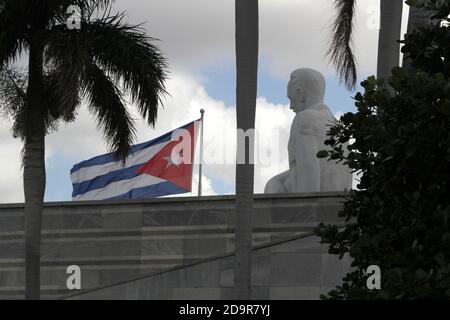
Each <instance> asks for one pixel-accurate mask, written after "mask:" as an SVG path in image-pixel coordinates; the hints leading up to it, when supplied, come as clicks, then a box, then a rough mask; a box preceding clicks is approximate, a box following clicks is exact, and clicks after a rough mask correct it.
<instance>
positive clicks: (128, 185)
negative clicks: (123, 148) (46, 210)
mask: <svg viewBox="0 0 450 320" xmlns="http://www.w3.org/2000/svg"><path fill="white" fill-rule="evenodd" d="M165 181H166V180H163V179H160V178H156V177H153V176H150V175H148V174H142V175H139V176H137V177H135V178H133V179H129V180H121V181H116V182H113V183H110V184H108V185H107V186H105V187H103V188H101V189H97V190H92V191H89V192H86V193H83V194H80V195H78V196H76V197H74V198H73V199H72V200H74V201H88V200H104V199H109V198H113V197H117V196H120V195H122V194H124V193H127V192H129V191H130V190H132V189H136V188H142V187H149V186H151V185H153V184H158V183H161V182H165Z"/></svg>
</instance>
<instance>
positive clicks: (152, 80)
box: [82, 13, 167, 125]
mask: <svg viewBox="0 0 450 320" xmlns="http://www.w3.org/2000/svg"><path fill="white" fill-rule="evenodd" d="M123 18H124V15H123V14H122V13H118V14H115V15H113V16H106V17H102V18H100V19H96V20H93V21H91V22H89V23H88V24H85V26H84V28H83V30H82V32H83V34H84V36H85V39H86V41H87V42H88V46H89V47H90V48H91V54H92V56H93V57H94V59H95V61H96V62H97V63H98V64H99V65H100V66H101V67H102V69H104V70H105V71H106V72H107V73H108V75H110V76H111V77H113V78H114V80H115V81H116V82H118V83H121V84H122V85H123V88H124V89H125V91H126V92H127V93H129V94H130V96H131V98H132V102H133V103H135V104H136V105H137V106H138V108H139V111H140V113H141V115H142V117H143V118H144V119H146V121H147V123H148V124H150V125H154V124H155V123H156V118H157V112H158V106H159V105H162V102H161V99H162V97H163V96H164V95H165V94H167V92H166V89H165V86H164V82H165V80H166V77H167V76H166V67H167V65H166V60H165V58H164V57H163V56H162V54H161V53H160V51H159V50H158V48H157V47H156V46H154V45H153V44H152V41H154V40H156V39H153V38H150V37H148V36H147V35H146V33H145V31H144V29H143V28H142V27H141V26H140V25H128V24H126V23H124V22H123Z"/></svg>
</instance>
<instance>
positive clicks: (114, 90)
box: [82, 63, 135, 160]
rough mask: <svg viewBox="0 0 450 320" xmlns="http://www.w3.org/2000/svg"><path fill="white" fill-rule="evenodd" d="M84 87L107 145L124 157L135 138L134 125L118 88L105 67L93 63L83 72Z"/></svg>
mask: <svg viewBox="0 0 450 320" xmlns="http://www.w3.org/2000/svg"><path fill="white" fill-rule="evenodd" d="M82 88H83V92H84V94H85V96H86V98H87V99H88V101H89V109H90V110H91V111H92V112H93V113H94V114H95V115H96V117H97V122H98V125H99V127H100V128H101V129H102V130H103V133H104V137H105V139H106V141H107V143H108V146H109V147H110V149H112V150H115V151H116V155H117V157H118V158H119V159H122V160H125V158H126V156H127V155H128V153H129V151H130V145H131V144H132V143H133V141H134V137H135V127H134V121H133V119H132V117H131V115H130V113H129V112H128V111H127V108H126V106H125V103H124V100H123V96H122V93H121V91H120V89H119V87H118V86H117V84H116V83H115V82H114V80H113V79H111V78H110V77H108V76H107V75H106V74H105V72H104V71H103V70H101V69H100V68H99V67H98V66H96V65H95V64H94V63H90V64H88V65H86V66H85V72H84V73H83V75H82Z"/></svg>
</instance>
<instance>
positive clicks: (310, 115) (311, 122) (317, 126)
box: [293, 109, 331, 136]
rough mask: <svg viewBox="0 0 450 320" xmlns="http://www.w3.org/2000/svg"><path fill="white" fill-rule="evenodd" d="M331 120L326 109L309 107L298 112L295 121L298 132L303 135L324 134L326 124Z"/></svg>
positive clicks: (296, 131) (295, 128)
mask: <svg viewBox="0 0 450 320" xmlns="http://www.w3.org/2000/svg"><path fill="white" fill-rule="evenodd" d="M329 120H331V118H330V116H328V113H327V114H325V113H324V110H315V109H308V110H305V111H302V112H299V113H297V115H296V116H295V118H294V122H293V129H294V130H295V133H296V134H301V135H314V136H322V135H324V125H325V123H327V122H328V121H329Z"/></svg>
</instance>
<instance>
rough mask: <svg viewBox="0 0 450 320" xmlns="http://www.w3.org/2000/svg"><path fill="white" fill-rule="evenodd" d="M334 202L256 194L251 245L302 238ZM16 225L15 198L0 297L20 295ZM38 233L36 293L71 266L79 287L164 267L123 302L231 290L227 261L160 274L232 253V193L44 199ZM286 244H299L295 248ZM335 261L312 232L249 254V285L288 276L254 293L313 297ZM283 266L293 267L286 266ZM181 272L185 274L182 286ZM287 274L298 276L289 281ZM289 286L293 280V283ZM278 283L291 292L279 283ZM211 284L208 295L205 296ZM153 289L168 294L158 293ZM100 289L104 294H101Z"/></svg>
mask: <svg viewBox="0 0 450 320" xmlns="http://www.w3.org/2000/svg"><path fill="white" fill-rule="evenodd" d="M341 202H342V194H336V193H319V194H298V195H286V196H279V195H257V196H256V198H255V205H254V207H255V210H254V218H253V221H254V235H253V243H254V245H255V246H258V245H263V244H268V243H271V242H273V241H279V240H283V239H287V238H289V237H292V236H297V235H302V234H305V233H307V232H310V231H311V230H312V228H313V227H314V226H316V225H317V224H318V223H319V222H322V221H324V222H334V223H340V221H339V219H338V218H337V212H338V211H339V209H340V208H341V206H342V203H341ZM23 227H24V217H23V204H11V205H0V299H22V298H23V296H24V241H23ZM42 232H43V239H42V268H41V278H42V288H41V289H42V296H43V298H57V297H61V296H62V295H66V294H68V293H69V292H68V290H67V288H66V279H67V274H66V272H65V271H66V268H67V267H68V266H69V265H73V264H75V265H79V266H80V267H81V270H82V288H83V289H90V288H96V287H100V286H107V285H111V284H114V283H116V282H118V281H124V280H129V279H132V278H134V277H137V276H141V275H144V274H145V275H147V274H155V273H160V272H163V273H162V274H161V275H160V276H152V277H149V278H148V279H149V280H146V281H157V283H159V284H158V288H160V289H155V291H152V292H147V293H142V296H140V295H139V294H140V293H139V294H138V293H136V294H134V295H131V296H127V297H129V298H138V297H140V298H158V297H160V298H167V299H168V298H177V297H182V296H183V294H186V293H188V292H190V290H191V289H193V288H197V287H201V288H202V289H205V290H203V291H202V290H200V291H198V294H200V292H204V293H205V297H215V296H217V294H219V293H220V295H219V297H229V295H230V294H231V293H230V292H231V291H230V290H231V288H232V276H233V275H232V269H233V262H232V260H233V259H232V257H221V258H220V259H215V260H214V261H211V262H207V261H204V262H202V263H201V264H198V265H195V266H191V267H189V268H185V269H183V270H184V271H182V270H180V271H174V270H172V271H171V272H175V273H176V272H178V273H179V274H180V275H177V276H176V277H175V278H176V279H177V280H173V279H172V278H171V276H170V275H171V274H172V273H170V272H169V273H168V272H165V270H168V269H170V268H176V267H178V266H181V265H186V264H192V263H198V262H199V261H202V260H204V259H208V258H211V257H214V256H218V255H226V254H229V253H232V252H233V250H234V197H233V196H218V197H202V198H197V197H193V198H165V199H153V200H147V201H140V202H136V201H131V202H130V201H126V202H84V203H83V202H66V203H47V204H46V205H45V210H44V221H43V231H42ZM297 242H298V243H297ZM294 243H296V245H297V246H299V247H298V248H302V249H301V250H300V251H299V252H297V251H298V250H297V249H298V248H297V249H295V248H294V247H295V245H294ZM290 246H293V251H292V252H291V251H289V250H287V249H286V248H289V247H290ZM283 248H285V249H283ZM283 250H284V251H283ZM286 250H287V251H286ZM296 250H297V251H296ZM333 259H334V257H331V256H329V255H327V254H326V250H325V249H324V248H322V246H320V245H319V244H318V243H317V239H315V238H314V237H309V238H308V239H307V238H305V239H301V240H297V241H295V242H290V243H287V244H285V245H276V246H274V247H270V249H268V248H266V249H260V250H258V252H256V253H255V259H254V262H255V263H256V265H255V268H256V269H255V272H254V275H255V279H254V281H256V283H257V284H258V283H261V281H269V280H270V279H271V280H270V281H272V280H273V279H276V278H277V277H278V275H280V276H281V275H284V276H286V277H287V278H286V277H280V279H279V281H278V282H273V283H272V282H270V283H269V282H267V283H261V285H256V286H255V290H260V291H258V292H265V293H264V294H266V293H267V292H271V293H270V295H269V296H267V295H265V296H266V297H273V298H276V297H282V296H283V295H289V296H291V297H301V296H302V295H306V296H311V295H315V296H317V294H316V293H317V292H316V291H317V290H318V289H317V288H319V287H320V288H322V287H323V288H325V287H328V285H327V284H326V283H328V282H329V283H334V282H335V281H336V279H337V278H339V279H340V277H341V273H342V272H341V271H339V270H341V269H342V268H343V267H342V261H340V262H335V261H334V262H333ZM219 261H220V262H219ZM276 261H279V263H278V262H276ZM327 261H332V262H330V263H328V262H327ZM283 265H285V266H292V268H290V267H289V268H288V269H287V270H284V269H283ZM319 265H320V266H321V268H322V267H323V268H328V269H330V270H332V271H331V272H325V271H323V273H322V271H320V272H321V276H320V277H321V278H320V279H321V280H320V281H325V282H324V283H325V284H324V285H320V286H319V287H317V281H319V280H317V279H318V278H317V277H318V276H316V275H314V276H312V278H311V277H310V275H311V274H310V272H309V271H308V270H310V271H311V272H318V270H319V269H318V266H319ZM204 268H206V269H204ZM196 270H197V271H196ZM207 270H210V272H211V274H208V272H207ZM320 270H321V269H320ZM335 271H336V272H335ZM196 272H199V273H196ZM268 272H269V273H268ZM175 273H174V274H175ZM181 274H189V275H188V276H187V275H186V280H185V282H183V281H184V280H182V279H183V276H182V275H181ZM268 274H270V277H269V276H268ZM299 274H300V275H303V276H300V275H299ZM180 277H181V278H180ZM203 277H206V278H205V279H204V278H203ZM298 277H300V278H298ZM157 278H158V279H166V280H156V279H157ZM150 279H151V280H150ZM268 279H269V280H268ZM283 279H284V280H283ZM289 279H291V280H292V281H291V280H289ZM294 279H298V280H295V281H297V282H295V281H294ZM308 279H309V280H308ZM311 279H315V280H311ZM161 281H163V283H164V281H168V283H173V286H168V287H167V288H165V289H164V288H163V285H162V284H161ZM177 281H182V282H177ZM258 281H259V282H258ZM283 281H284V282H283ZM327 281H328V282H327ZM272 284H273V285H272ZM291 284H301V285H300V286H294V287H293V286H291ZM144 286H145V285H144ZM286 286H287V287H289V289H286V290H285V289H282V288H284V287H286ZM169 287H170V288H172V289H173V290H172V289H170V290H172V291H170V294H169V293H168V292H166V291H167V290H169ZM299 287H305V288H309V287H314V288H315V289H314V290H316V291H314V290H313V291H314V294H313V293H312V292H313V291H308V292H309V293H308V294H306V293H305V291H302V290H300V289H298V288H299ZM175 289H177V290H175ZM213 289H214V290H215V291H214V292H216V295H210V294H209V292H211V290H213ZM133 290H137V289H133ZM158 290H159V291H161V292H166V293H165V294H163V293H157V291H158ZM174 290H175V291H174ZM267 290H269V291H267ZM296 290H297V291H296ZM298 290H300V291H298ZM311 290H312V289H311ZM127 292H128V291H127ZM136 292H141V291H136ZM183 292H184V293H183ZM196 292H197V291H196ZM206 292H208V294H206ZM289 292H291V293H289ZM295 292H297V293H295ZM196 294H197V293H196ZM261 294H262V293H261ZM108 295H109V293H105V298H107V297H108ZM113 296H114V295H113ZM117 297H118V296H117Z"/></svg>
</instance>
